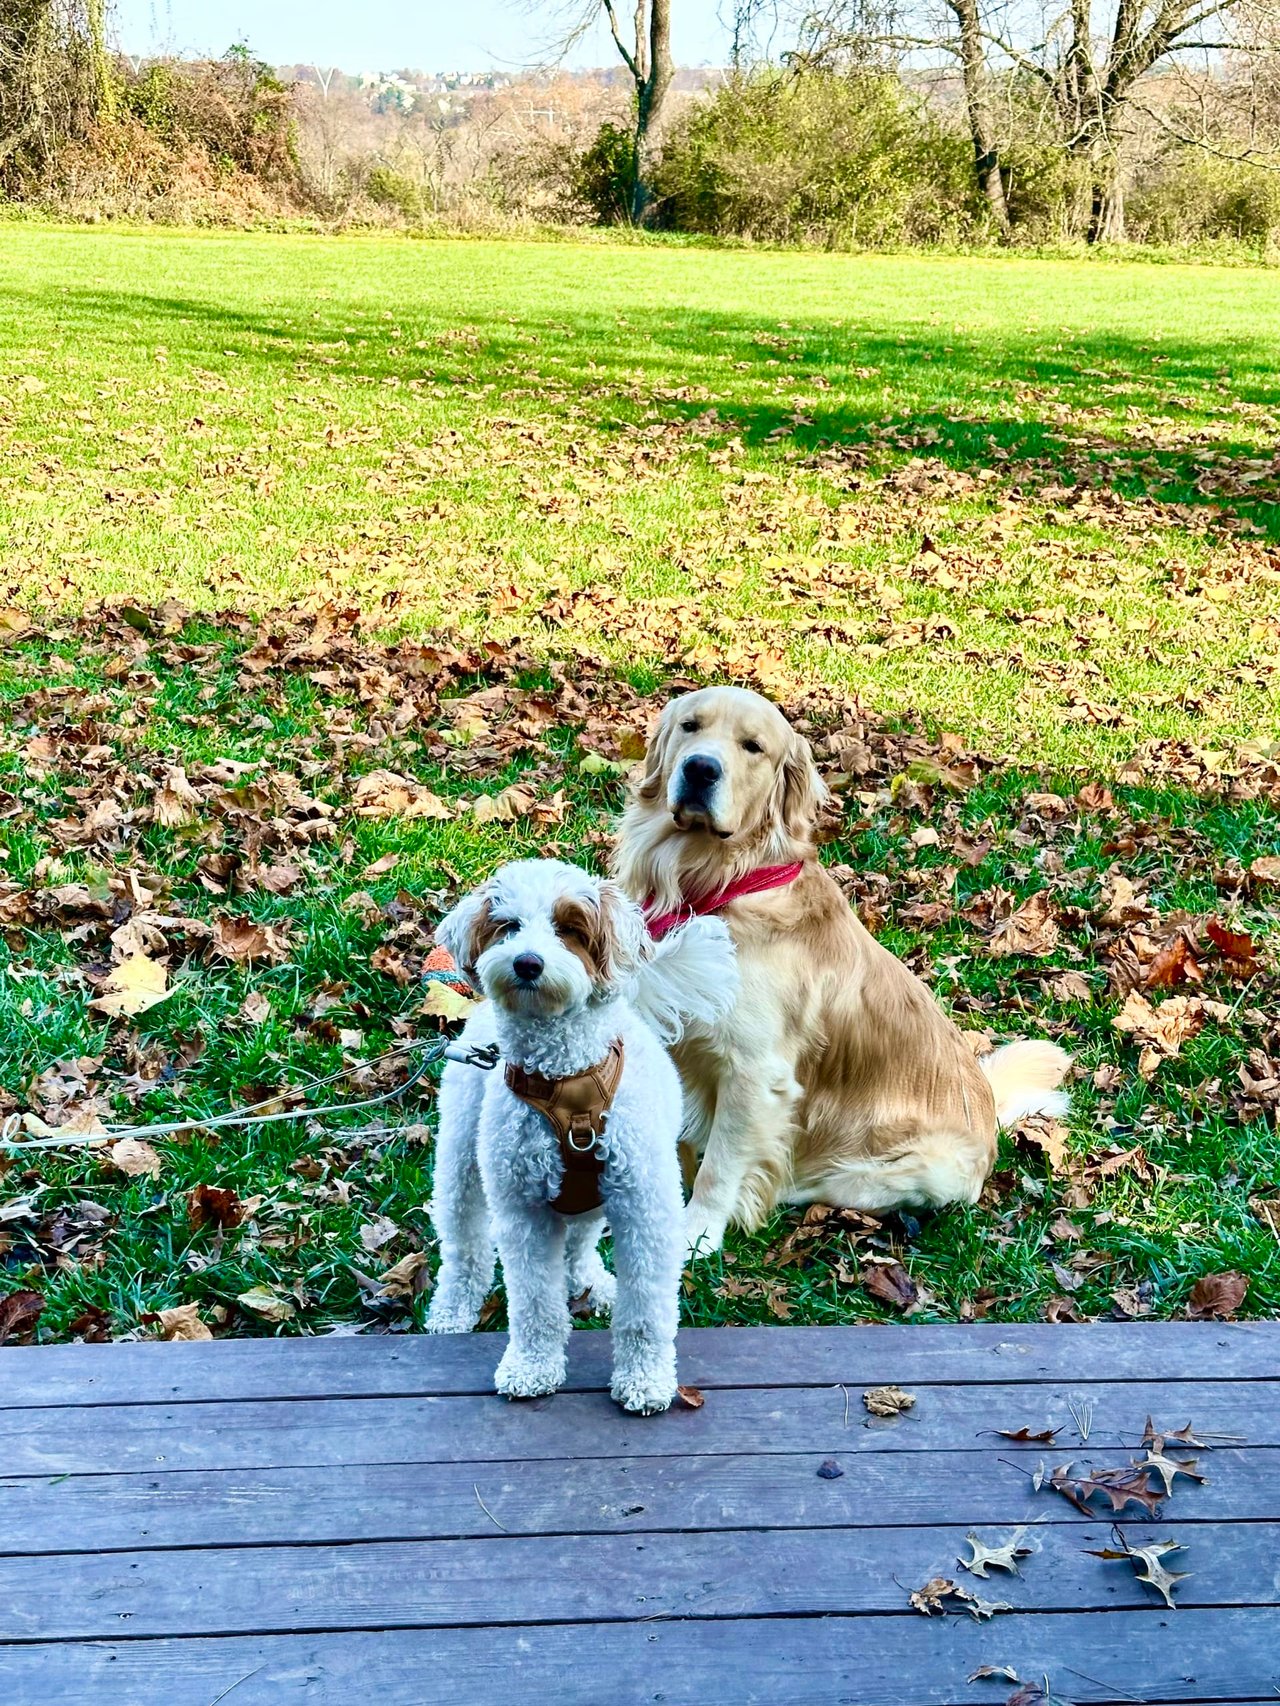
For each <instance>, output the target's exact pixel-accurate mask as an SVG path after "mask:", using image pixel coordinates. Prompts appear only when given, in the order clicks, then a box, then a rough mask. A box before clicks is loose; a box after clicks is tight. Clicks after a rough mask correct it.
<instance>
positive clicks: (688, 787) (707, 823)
mask: <svg viewBox="0 0 1280 1706" xmlns="http://www.w3.org/2000/svg"><path fill="white" fill-rule="evenodd" d="M723 779H724V765H723V764H721V762H720V760H719V759H718V758H713V757H712V755H711V754H710V753H707V752H691V753H690V754H689V756H688V757H687V758H685V759H684V760H683V761H682V762H681V765H680V768H679V770H678V771H677V772H676V779H675V780H676V785H675V790H674V794H675V797H674V799H673V801H672V806H671V815H672V817H673V818H674V819H675V824H676V828H677V829H705V830H710V831H711V832H712V834H714V835H718V836H720V838H721V839H722V840H725V841H727V840H728V838H729V836H730V834H731V833H732V832H731V831H730V830H727V829H721V828H720V826H719V824H718V823H717V822H716V793H717V790H718V789H719V787H720V784H721V782H722V781H723Z"/></svg>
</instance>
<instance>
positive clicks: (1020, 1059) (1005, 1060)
mask: <svg viewBox="0 0 1280 1706" xmlns="http://www.w3.org/2000/svg"><path fill="white" fill-rule="evenodd" d="M978 1065H979V1066H980V1067H981V1068H982V1070H983V1071H984V1072H985V1073H986V1075H987V1080H988V1082H989V1083H990V1085H991V1092H992V1095H994V1097H995V1099H996V1118H997V1119H998V1120H999V1122H1000V1124H1001V1125H1017V1123H1018V1121H1019V1120H1021V1119H1025V1118H1026V1117H1027V1115H1028V1114H1055V1115H1060V1114H1065V1113H1066V1111H1067V1108H1068V1107H1069V1105H1070V1098H1069V1097H1068V1095H1067V1093H1066V1091H1065V1090H1063V1089H1060V1088H1059V1086H1060V1085H1061V1083H1062V1080H1063V1079H1064V1078H1065V1077H1066V1075H1067V1069H1068V1068H1069V1067H1070V1065H1071V1056H1070V1055H1069V1054H1068V1053H1067V1052H1066V1050H1065V1049H1060V1048H1059V1047H1058V1045H1057V1044H1056V1043H1046V1042H1017V1043H1005V1045H1004V1046H1003V1048H998V1049H996V1050H995V1051H994V1053H992V1054H986V1055H983V1057H982V1059H981V1060H980V1061H979V1062H978Z"/></svg>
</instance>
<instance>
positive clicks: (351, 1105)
mask: <svg viewBox="0 0 1280 1706" xmlns="http://www.w3.org/2000/svg"><path fill="white" fill-rule="evenodd" d="M432 957H433V958H434V957H435V955H433V956H432ZM422 980H423V982H424V983H444V984H447V985H448V986H449V987H450V988H451V989H454V990H456V991H457V992H458V993H459V994H468V993H472V985H471V983H470V981H469V979H467V978H466V977H465V976H464V975H463V973H462V972H461V971H460V970H459V969H458V968H457V967H456V966H454V965H452V964H449V965H447V966H446V965H440V964H437V965H434V966H428V968H427V969H426V970H425V971H424V972H423V974H422ZM417 1049H424V1050H425V1051H426V1052H425V1054H424V1056H423V1058H422V1060H421V1061H420V1062H419V1063H418V1065H417V1066H415V1067H414V1069H413V1071H412V1072H411V1073H410V1074H409V1076H408V1077H407V1078H406V1079H405V1081H404V1083H403V1084H397V1085H396V1086H395V1088H394V1089H393V1090H384V1091H383V1092H382V1093H381V1095H378V1096H364V1097H361V1099H360V1100H359V1101H356V1102H326V1103H323V1104H320V1105H318V1106H317V1105H316V1104H314V1103H308V1102H303V1103H301V1104H299V1105H298V1106H297V1107H294V1108H283V1109H281V1110H279V1111H278V1112H276V1113H272V1114H260V1113H255V1112H254V1110H253V1109H252V1108H251V1107H239V1108H232V1109H231V1111H230V1112H229V1113H225V1114H211V1115H210V1116H209V1117H208V1118H206V1119H195V1120H162V1121H160V1122H158V1123H157V1124H155V1125H126V1126H104V1127H103V1128H102V1130H101V1131H93V1132H76V1133H68V1134H67V1136H66V1137H59V1136H58V1135H57V1134H56V1133H55V1134H54V1135H53V1136H51V1137H31V1138H23V1139H21V1140H20V1141H19V1140H18V1139H17V1137H16V1134H17V1133H18V1132H19V1131H21V1129H22V1115H21V1114H9V1115H8V1116H7V1117H6V1118H5V1119H4V1121H3V1122H0V1149H6V1150H10V1151H18V1150H27V1149H73V1148H81V1147H94V1146H97V1145H101V1144H104V1143H117V1142H119V1140H120V1139H121V1138H124V1137H177V1136H179V1135H180V1134H181V1133H183V1132H188V1131H223V1130H226V1129H228V1128H230V1127H235V1126H250V1125H274V1124H277V1123H279V1122H281V1121H284V1120H309V1119H325V1118H328V1117H330V1116H331V1115H333V1114H354V1113H362V1112H363V1111H364V1110H365V1109H366V1108H382V1107H385V1106H386V1105H387V1103H388V1102H395V1101H398V1100H399V1098H400V1097H401V1096H403V1095H405V1094H406V1092H408V1091H409V1090H412V1089H413V1087H414V1085H415V1084H417V1083H419V1082H420V1081H421V1080H422V1079H423V1078H424V1077H425V1076H426V1074H427V1072H428V1070H429V1069H430V1068H431V1067H432V1066H434V1065H435V1064H436V1062H437V1061H439V1060H457V1061H461V1062H462V1064H463V1065H464V1066H476V1067H479V1068H480V1069H481V1071H484V1072H491V1071H492V1070H493V1068H494V1067H495V1066H496V1065H497V1064H498V1045H497V1044H496V1043H488V1044H486V1045H485V1046H484V1047H483V1048H463V1047H462V1046H461V1044H460V1043H457V1042H455V1041H452V1040H451V1039H449V1038H448V1037H433V1038H431V1039H430V1040H423V1039H420V1038H419V1039H415V1040H414V1041H413V1042H407V1043H399V1044H397V1045H396V1047H394V1048H389V1049H386V1050H384V1052H383V1053H382V1054H380V1055H375V1057H374V1059H373V1060H372V1061H369V1062H361V1063H360V1064H359V1065H353V1066H344V1067H342V1068H340V1069H339V1070H338V1071H337V1072H331V1073H330V1074H329V1076H328V1077H327V1078H316V1079H313V1081H312V1083H311V1085H310V1088H311V1089H312V1090H322V1089H323V1088H324V1086H325V1085H326V1084H336V1083H337V1082H338V1080H339V1079H341V1078H349V1077H350V1076H351V1074H352V1073H353V1072H357V1071H359V1070H360V1067H361V1066H364V1065H368V1066H377V1065H378V1064H379V1063H380V1062H381V1061H384V1060H396V1059H398V1058H399V1057H400V1056H402V1055H406V1054H412V1053H413V1052H414V1051H415V1050H417ZM279 1100H280V1097H279V1096H273V1097H270V1098H268V1103H267V1105H268V1106H269V1105H270V1103H271V1102H273V1101H276V1102H278V1101H279Z"/></svg>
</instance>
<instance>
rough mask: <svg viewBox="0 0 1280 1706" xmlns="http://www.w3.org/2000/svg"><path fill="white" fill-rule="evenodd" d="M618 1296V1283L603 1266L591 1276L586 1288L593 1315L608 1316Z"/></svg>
mask: <svg viewBox="0 0 1280 1706" xmlns="http://www.w3.org/2000/svg"><path fill="white" fill-rule="evenodd" d="M617 1295H618V1282H617V1280H616V1279H614V1277H613V1275H612V1274H611V1273H610V1272H609V1270H608V1268H606V1267H604V1266H603V1265H602V1266H601V1267H600V1268H599V1269H598V1270H597V1271H596V1272H594V1273H593V1274H592V1275H591V1279H590V1283H589V1284H588V1285H587V1288H586V1293H585V1296H586V1302H587V1308H588V1309H589V1310H590V1311H591V1313H592V1314H593V1315H608V1314H610V1313H611V1312H612V1310H613V1305H614V1299H615V1298H616V1297H617Z"/></svg>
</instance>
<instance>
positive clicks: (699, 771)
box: [680, 752, 724, 794]
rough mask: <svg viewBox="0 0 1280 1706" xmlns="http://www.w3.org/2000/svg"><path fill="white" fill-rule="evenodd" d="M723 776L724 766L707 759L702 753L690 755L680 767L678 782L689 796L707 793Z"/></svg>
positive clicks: (716, 761) (715, 760) (715, 759)
mask: <svg viewBox="0 0 1280 1706" xmlns="http://www.w3.org/2000/svg"><path fill="white" fill-rule="evenodd" d="M723 775H724V766H723V765H722V764H721V763H720V760H719V759H718V758H708V757H707V755H706V754H705V753H702V752H695V753H692V754H691V755H690V756H689V757H688V758H686V759H685V761H684V763H683V764H682V765H681V766H680V780H681V782H682V783H683V786H684V791H685V792H686V793H689V794H706V793H709V792H710V790H711V789H712V788H714V787H715V785H716V783H717V782H718V781H719V780H720V778H721V776H723Z"/></svg>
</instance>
